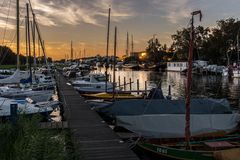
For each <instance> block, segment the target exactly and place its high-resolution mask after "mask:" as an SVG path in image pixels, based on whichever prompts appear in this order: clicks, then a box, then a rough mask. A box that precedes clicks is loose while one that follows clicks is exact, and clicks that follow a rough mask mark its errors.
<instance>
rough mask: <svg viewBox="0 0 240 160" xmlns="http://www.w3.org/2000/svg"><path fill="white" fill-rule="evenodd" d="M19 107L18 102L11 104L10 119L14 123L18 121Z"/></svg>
mask: <svg viewBox="0 0 240 160" xmlns="http://www.w3.org/2000/svg"><path fill="white" fill-rule="evenodd" d="M17 108H18V105H17V104H10V114H11V115H10V120H11V122H12V124H16V121H17Z"/></svg>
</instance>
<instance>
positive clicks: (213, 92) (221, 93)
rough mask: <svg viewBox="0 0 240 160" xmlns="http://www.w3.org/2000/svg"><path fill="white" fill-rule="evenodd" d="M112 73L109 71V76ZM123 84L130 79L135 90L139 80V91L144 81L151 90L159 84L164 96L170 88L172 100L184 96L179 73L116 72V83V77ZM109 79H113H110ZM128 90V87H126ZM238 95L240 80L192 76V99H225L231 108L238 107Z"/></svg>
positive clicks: (239, 92) (212, 76)
mask: <svg viewBox="0 0 240 160" xmlns="http://www.w3.org/2000/svg"><path fill="white" fill-rule="evenodd" d="M111 73H112V71H110V74H111ZM119 76H120V82H121V84H123V81H124V77H126V82H129V79H130V78H131V79H132V81H134V83H133V84H132V89H133V90H136V89H137V79H139V83H140V89H141V90H144V89H145V81H147V88H148V89H151V88H153V87H156V86H157V85H158V84H159V83H161V86H162V90H163V93H164V95H167V94H168V86H169V85H170V86H171V92H172V98H173V99H179V98H184V96H185V87H186V79H187V77H186V76H185V75H182V74H180V73H179V72H164V73H160V72H153V71H130V70H128V71H123V70H121V71H116V82H117V83H118V77H119ZM111 79H113V78H112V77H111ZM127 90H129V85H128V86H127ZM239 95H240V78H233V79H229V78H227V77H221V76H214V75H209V76H199V75H193V80H192V97H211V98H227V99H228V100H229V102H230V104H231V106H232V107H233V108H238V107H239V97H240V96H239Z"/></svg>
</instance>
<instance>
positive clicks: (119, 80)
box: [118, 76, 121, 89]
mask: <svg viewBox="0 0 240 160" xmlns="http://www.w3.org/2000/svg"><path fill="white" fill-rule="evenodd" d="M118 86H119V89H120V86H121V79H120V76H118Z"/></svg>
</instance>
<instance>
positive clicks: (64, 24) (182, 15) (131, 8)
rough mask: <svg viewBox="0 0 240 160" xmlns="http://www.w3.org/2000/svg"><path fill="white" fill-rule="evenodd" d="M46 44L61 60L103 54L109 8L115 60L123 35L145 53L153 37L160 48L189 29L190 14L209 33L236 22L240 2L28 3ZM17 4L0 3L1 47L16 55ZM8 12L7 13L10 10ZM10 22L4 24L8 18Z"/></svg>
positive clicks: (130, 0)
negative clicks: (223, 22)
mask: <svg viewBox="0 0 240 160" xmlns="http://www.w3.org/2000/svg"><path fill="white" fill-rule="evenodd" d="M20 1H21V10H20V16H21V24H22V27H21V53H22V54H24V53H25V38H24V37H25V32H24V24H25V22H24V17H25V15H26V10H25V3H26V2H27V0H20ZM31 2H32V4H33V8H34V10H35V13H36V17H37V19H38V22H39V25H40V29H41V34H42V37H43V39H44V40H45V45H46V51H47V54H48V56H50V57H53V58H54V59H61V58H65V55H66V54H68V55H69V54H70V41H71V40H72V41H73V48H74V53H75V54H76V55H77V56H78V57H80V56H81V55H82V54H80V53H83V50H84V48H85V49H86V55H87V56H94V55H96V54H101V55H104V54H105V50H106V33H107V16H108V15H107V14H108V7H109V6H111V8H112V12H111V13H112V16H111V33H110V43H111V45H110V54H111V53H112V52H113V47H112V44H113V36H114V35H113V32H114V27H115V26H117V27H118V49H117V50H118V55H123V54H124V53H125V50H126V33H127V31H128V32H129V35H131V34H132V35H133V37H134V51H141V50H145V48H146V46H147V41H148V40H149V39H150V38H151V37H152V36H153V35H154V34H156V37H157V38H158V39H159V40H160V43H161V44H164V43H166V44H167V45H170V44H171V42H172V41H171V35H172V34H174V33H175V32H176V30H178V29H181V28H182V27H187V25H188V23H189V19H190V13H191V12H192V11H194V10H201V11H202V13H203V21H202V22H201V23H196V25H198V24H201V25H203V26H210V27H213V26H215V25H216V21H217V20H220V19H225V18H229V17H233V18H239V16H240V9H239V6H240V5H239V4H240V0H31ZM15 3H16V0H0V8H1V9H0V36H1V40H0V43H2V45H8V46H11V47H12V48H13V50H14V51H15V41H16V40H15V39H16V38H15V37H14V35H15V32H16V30H15V14H16V11H15V6H16V4H15ZM9 8H10V9H9ZM7 17H8V18H7Z"/></svg>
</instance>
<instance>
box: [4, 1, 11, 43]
mask: <svg viewBox="0 0 240 160" xmlns="http://www.w3.org/2000/svg"><path fill="white" fill-rule="evenodd" d="M11 3H12V0H10V1H9V5H8V13H7V19H6V24H5V28H4V31H3V41H2V45H4V41H5V36H6V32H7V25H8V20H9V13H10V8H11Z"/></svg>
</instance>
